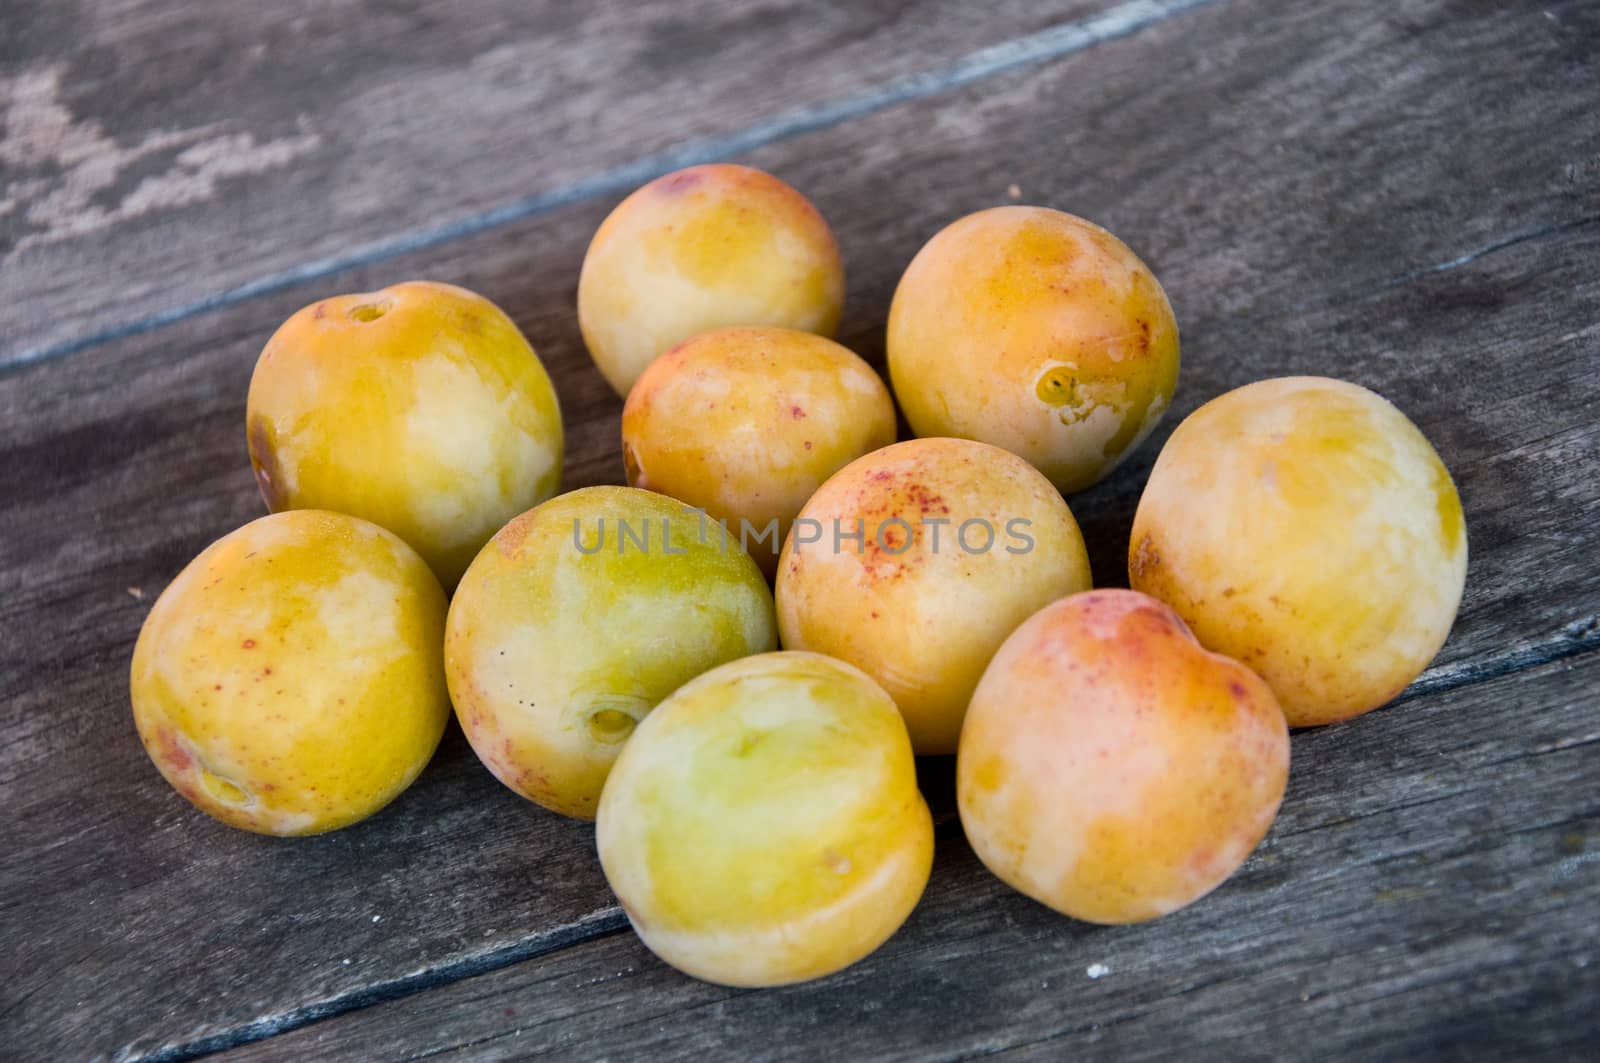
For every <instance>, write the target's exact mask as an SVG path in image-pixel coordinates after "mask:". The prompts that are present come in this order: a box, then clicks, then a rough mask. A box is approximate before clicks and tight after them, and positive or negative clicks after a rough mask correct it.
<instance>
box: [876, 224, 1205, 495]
mask: <svg viewBox="0 0 1600 1063" xmlns="http://www.w3.org/2000/svg"><path fill="white" fill-rule="evenodd" d="M888 352H889V377H890V380H891V381H892V383H893V385H894V393H895V397H896V398H898V399H899V400H900V407H901V409H902V410H904V411H905V415H906V420H907V421H908V422H910V424H911V428H912V430H913V431H914V432H916V433H917V435H919V436H960V437H962V438H964V439H979V440H982V441H984V442H986V443H993V444H995V445H996V446H1001V447H1004V448H1006V449H1007V450H1009V451H1012V452H1013V453H1015V454H1020V455H1021V456H1022V457H1024V458H1027V459H1028V460H1029V461H1030V462H1032V463H1033V464H1034V465H1035V466H1036V467H1038V468H1039V470H1040V471H1042V472H1043V473H1044V474H1045V475H1046V476H1048V477H1049V478H1050V480H1051V482H1053V483H1054V484H1055V485H1056V486H1057V487H1058V488H1060V489H1061V490H1062V491H1065V492H1067V493H1068V494H1071V493H1072V492H1075V491H1081V490H1082V489H1084V488H1086V487H1088V486H1089V485H1090V484H1092V483H1094V482H1095V481H1096V480H1099V479H1100V478H1101V477H1103V476H1105V475H1106V474H1107V473H1108V472H1110V471H1111V470H1112V469H1113V468H1115V467H1116V465H1117V463H1118V462H1120V461H1121V460H1122V459H1123V458H1125V457H1127V455H1128V454H1129V453H1130V452H1131V451H1132V450H1133V448H1134V447H1135V446H1137V445H1138V444H1139V442H1140V441H1141V440H1143V439H1144V438H1145V437H1146V436H1148V435H1149V434H1150V432H1151V430H1152V429H1154V428H1155V426H1156V422H1157V421H1159V420H1160V419H1161V415H1162V414H1163V413H1164V412H1165V411H1166V409H1167V406H1168V404H1169V403H1171V401H1172V392H1173V389H1174V388H1175V387H1176V386H1177V381H1178V326H1177V323H1176V322H1175V321H1174V320H1173V317H1172V307H1171V306H1170V305H1169V304H1168V302H1167V297H1166V293H1165V292H1163V291H1162V289H1161V285H1160V283H1159V282H1158V281H1157V280H1156V278H1155V275H1154V274H1152V273H1151V272H1150V270H1149V269H1148V268H1147V267H1146V266H1145V264H1144V263H1143V262H1141V261H1139V259H1138V257H1137V256H1135V255H1134V253H1133V252H1132V251H1130V250H1129V249H1128V247H1127V245H1125V244H1124V243H1123V242H1122V241H1121V240H1118V239H1117V238H1116V237H1115V236H1113V235H1111V234H1110V233H1108V232H1106V231H1105V230H1104V229H1102V228H1100V227H1099V226H1098V225H1095V224H1093V223H1091V222H1087V221H1084V220H1083V219H1082V218H1077V217H1074V216H1073V215H1071V214H1064V213H1062V212H1061V211H1056V210H1049V209H1047V208H1044V207H1021V206H1014V207H995V208H993V209H990V210H982V211H978V212H977V213H976V214H969V215H967V216H966V217H964V218H962V219H960V220H959V221H956V222H954V223H953V224H951V225H950V226H948V227H947V228H945V229H944V230H942V231H941V232H939V233H938V234H937V235H936V236H934V237H933V239H931V240H929V241H928V243H927V244H926V245H925V246H924V247H923V248H922V250H921V251H919V252H918V253H917V256H916V257H915V258H914V259H912V261H911V265H910V266H909V267H907V269H906V272H905V275H904V276H903V277H902V278H901V279H900V285H899V287H898V288H897V289H896V290H895V293H894V302H893V304H892V306H891V307H890V310H889V331H888Z"/></svg>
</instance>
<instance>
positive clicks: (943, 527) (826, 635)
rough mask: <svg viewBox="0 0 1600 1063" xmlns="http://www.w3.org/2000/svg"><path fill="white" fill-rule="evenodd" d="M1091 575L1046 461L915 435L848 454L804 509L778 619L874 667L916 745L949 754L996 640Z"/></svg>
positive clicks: (784, 572)
mask: <svg viewBox="0 0 1600 1063" xmlns="http://www.w3.org/2000/svg"><path fill="white" fill-rule="evenodd" d="M1089 586H1090V579H1089V559H1088V555H1087V554H1086V553H1085V551H1084V545H1083V537H1082V535H1081V534H1080V533H1079V531H1078V525H1077V522H1076V521H1075V520H1074V519H1073V517H1072V511H1071V509H1069V508H1068V506H1067V504H1066V502H1064V501H1063V500H1062V498H1061V495H1060V494H1059V493H1058V492H1057V491H1056V489H1055V488H1054V487H1052V486H1051V485H1050V481H1048V480H1046V479H1045V478H1044V476H1042V475H1041V474H1040V473H1039V472H1038V470H1036V469H1034V468H1033V467H1032V466H1031V465H1029V464H1028V463H1027V462H1025V461H1023V460H1022V459H1021V458H1019V457H1017V456H1016V455H1014V454H1011V453H1009V452H1007V451H1004V450H1001V449H1000V448H998V447H992V446H989V445H988V444H986V443H976V442H973V441H971V440H965V439H913V440H909V441H907V442H904V443H897V444H895V445H894V446H891V447H885V448H884V449H883V450H879V451H876V452H874V453H872V454H868V455H866V456H865V457H863V458H859V459H857V460H856V461H854V462H851V463H850V464H849V465H846V466H845V467H844V468H843V469H841V470H839V472H837V473H835V474H834V475H833V476H832V477H831V478H830V479H829V480H828V481H827V483H825V484H823V485H822V487H821V488H819V489H818V491H817V493H816V494H815V495H814V496H812V498H811V500H810V501H809V502H807V503H806V505H805V508H804V509H802V510H801V512H800V516H799V517H798V518H797V519H796V520H795V524H794V528H793V529H792V530H791V531H790V533H789V537H788V539H787V541H786V542H785V543H784V548H783V554H782V556H781V557H780V559H779V562H778V580H777V601H778V630H779V632H780V634H781V636H782V639H783V644H784V646H785V647H787V648H789V649H804V650H814V651H816V652H819V653H826V654H828V655H830V656H833V657H838V658H840V659H841V660H845V661H848V662H850V663H851V664H853V665H855V666H856V667H858V668H860V669H861V670H862V671H864V672H866V673H867V674H868V675H870V676H872V678H874V679H876V680H877V681H878V682H879V683H880V684H882V685H883V688H884V689H885V690H887V691H888V692H889V694H890V696H891V697H893V698H894V700H895V703H896V704H897V705H898V706H899V707H900V711H901V713H903V714H904V716H905V718H906V725H907V728H908V729H909V730H910V732H911V741H912V744H913V745H914V746H915V747H916V750H917V752H918V753H922V754H941V753H945V754H947V753H954V752H955V750H956V740H957V737H958V736H959V734H960V732H961V718H962V715H963V714H964V713H965V712H966V708H967V701H968V699H969V698H971V696H972V691H973V688H974V687H976V686H977V683H978V678H979V676H981V675H982V674H983V669H984V666H985V665H987V664H988V663H989V658H990V656H991V655H992V654H993V653H994V651H995V649H996V648H998V647H999V645H1000V643H1001V641H1002V640H1004V639H1005V637H1006V636H1007V635H1009V634H1010V633H1011V631H1012V629H1013V628H1015V627H1016V626H1017V624H1019V623H1021V622H1022V621H1023V620H1024V619H1026V618H1027V617H1028V616H1029V615H1030V614H1032V613H1033V612H1034V611H1035V610H1037V609H1039V608H1040V607H1041V606H1043V605H1045V604H1046V603H1048V602H1050V601H1053V600H1054V599H1056V598H1059V597H1061V596H1062V595H1064V594H1071V593H1073V592H1074V591H1081V590H1086V589H1088V587H1089Z"/></svg>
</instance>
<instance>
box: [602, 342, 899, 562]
mask: <svg viewBox="0 0 1600 1063" xmlns="http://www.w3.org/2000/svg"><path fill="white" fill-rule="evenodd" d="M894 432H895V425H894V400H893V399H891V398H890V397H889V389H888V388H887V387H885V386H884V384H883V381H882V380H881V379H879V377H878V374H877V373H875V372H873V371H872V367H871V366H869V365H867V363H866V362H863V361H862V360H861V359H860V358H858V357H856V356H855V355H854V354H852V353H851V352H850V351H848V350H846V349H845V348H844V347H841V346H839V345H838V344H837V343H834V342H833V341H832V340H828V339H824V338H822V337H821V336H814V335H812V334H811V333H809V332H799V331H796V330H794V329H782V328H727V329H718V330H717V331H715V332H707V333H703V334H701V335H699V336H696V337H694V338H693V339H690V340H686V341H685V342H683V343H680V344H679V345H678V346H677V347H674V348H673V349H672V350H670V351H668V352H667V353H666V354H664V355H662V356H661V357H660V358H658V359H656V360H655V361H654V362H653V363H651V365H650V368H648V369H646V370H645V372H644V375H643V376H641V377H640V378H639V381H638V383H637V384H635V385H634V387H633V390H632V391H631V392H629V393H628V403H627V406H626V407H624V409H623V411H622V451H623V457H624V459H625V465H626V467H627V474H628V482H629V483H630V484H632V485H633V486H635V487H643V488H646V489H648V490H651V491H660V492H661V493H663V494H668V495H671V496H673V497H674V498H678V499H681V500H683V501H685V502H688V503H689V504H690V505H692V506H696V507H699V508H700V509H703V510H705V511H706V512H707V513H708V514H710V515H711V516H712V517H713V518H715V519H718V520H724V521H727V522H728V527H729V534H730V535H733V536H735V537H738V536H740V535H741V534H742V533H745V532H748V533H749V534H748V535H745V536H744V537H743V538H742V539H741V540H740V541H741V543H742V545H744V546H745V547H746V548H748V549H749V551H750V555H751V556H752V557H754V558H755V560H756V563H757V564H759V565H760V566H761V569H762V571H763V572H765V573H766V574H767V576H768V577H769V578H770V577H771V576H772V575H773V573H774V572H776V570H777V567H778V551H779V549H780V548H781V547H782V545H783V540H784V537H785V536H786V535H787V534H788V531H789V525H790V523H791V522H792V521H793V520H794V518H795V516H796V515H797V514H798V513H799V512H800V507H801V506H803V505H805V503H806V500H807V499H808V498H810V497H811V496H812V494H813V493H814V492H815V491H816V489H817V488H818V487H820V486H821V485H822V482H823V481H824V480H826V479H827V478H828V477H829V476H832V475H833V474H834V473H835V472H838V471H839V470H840V469H841V468H843V467H844V466H845V465H847V464H849V463H850V462H851V461H854V460H855V459H856V458H859V457H860V456H861V455H863V454H866V453H868V452H870V451H873V450H877V449H878V448H879V447H885V446H888V445H889V444H890V443H893V442H894ZM741 522H743V524H741Z"/></svg>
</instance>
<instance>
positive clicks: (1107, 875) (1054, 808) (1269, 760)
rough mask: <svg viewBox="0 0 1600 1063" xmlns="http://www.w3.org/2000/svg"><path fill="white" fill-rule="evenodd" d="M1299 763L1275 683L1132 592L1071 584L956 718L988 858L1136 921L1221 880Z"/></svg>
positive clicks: (961, 769) (1070, 908)
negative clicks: (962, 721)
mask: <svg viewBox="0 0 1600 1063" xmlns="http://www.w3.org/2000/svg"><path fill="white" fill-rule="evenodd" d="M1288 773H1289V729H1288V726H1287V724H1286V723H1285V722H1284V718H1283V712H1282V710H1281V709H1279V707H1278V703H1277V701H1276V700H1275V699H1274V698H1273V696H1272V691H1271V689H1270V688H1269V687H1268V686H1267V684H1266V683H1265V682H1263V681H1262V680H1261V678H1260V677H1259V676H1257V675H1256V674H1255V673H1254V672H1252V671H1250V669H1248V668H1246V667H1245V666H1244V665H1242V664H1240V663H1239V662H1238V661H1235V660H1232V659H1231V658H1228V657H1223V656H1221V655H1220V654H1215V653H1211V652H1210V651H1208V650H1206V649H1205V648H1204V647H1202V646H1201V645H1200V643H1199V642H1198V641H1196V640H1195V637H1194V636H1193V635H1192V634H1191V633H1190V632H1189V630H1188V628H1186V627H1185V626H1184V625H1183V621H1182V620H1180V619H1179V618H1178V615H1177V614H1176V613H1174V612H1173V611H1172V610H1171V609H1169V608H1167V607H1166V606H1165V605H1162V604H1161V603H1160V602H1158V601H1156V600H1155V599H1153V598H1150V597H1148V596H1146V595H1143V594H1139V593H1137V592H1136V591H1124V590H1099V591H1091V592H1088V593H1086V594H1076V595H1073V596H1071V597H1069V598H1063V599H1061V600H1060V601H1057V602H1054V603H1052V604H1050V605H1048V606H1046V607H1045V608H1044V609H1042V610H1040V611H1039V612H1038V613H1036V614H1035V615H1034V616H1032V617H1030V618H1029V619H1028V620H1027V621H1026V622H1025V623H1024V624H1022V626H1021V627H1019V628H1018V629H1017V630H1016V631H1015V632H1014V633H1013V634H1012V635H1011V637H1010V638H1008V639H1006V641H1005V644H1004V645H1003V646H1001V647H1000V650H999V652H998V653H996V654H995V656H994V660H993V661H992V662H990V664H989V667H988V670H987V671H985V672H984V675H983V681H982V682H980V683H979V684H978V690H977V693H976V694H974V695H973V698H972V705H971V707H970V708H969V709H968V711H967V719H966V725H965V727H964V728H963V730H962V732H961V748H960V751H959V753H958V756H957V759H956V798H957V803H958V805H959V808H960V813H961V823H962V826H963V827H964V828H965V830H966V833H967V839H968V840H969V841H970V842H971V843H972V848H973V851H974V852H976V853H977V854H978V857H979V859H981V860H982V861H983V862H984V864H985V865H987V866H988V868H989V870H991V871H993V872H994V873H995V874H996V875H998V876H999V877H1000V878H1001V879H1002V880H1003V881H1005V882H1006V883H1007V884H1009V885H1011V886H1012V887H1014V888H1016V889H1018V890H1020V891H1022V892H1023V893H1026V894H1027V895H1028V896H1030V897H1032V898H1034V899H1035V900H1038V901H1041V902H1042V903H1044V904H1047V905H1049V906H1050V907H1052V908H1054V909H1056V910H1057V911H1060V912H1063V913H1065V914H1067V915H1070V916H1072V917H1074V918H1076V919H1084V920H1088V921H1090V922H1095V923H1132V922H1138V921H1141V920H1145V919H1152V918H1155V917H1157V916H1161V915H1165V914H1167V913H1169V912H1172V911H1175V910H1177V909H1178V908H1181V907H1183V906H1184V905H1186V904H1190V903H1192V902H1193V901H1195V900H1197V899H1198V898H1200V897H1202V896H1204V895H1205V894H1207V893H1209V892H1210V891H1211V890H1213V889H1215V888H1216V887H1217V886H1218V885H1220V884H1221V883H1222V882H1223V881H1224V880H1225V879H1226V878H1227V877H1228V876H1229V875H1231V874H1232V873H1233V872H1234V870H1235V869H1237V868H1238V866H1239V865H1240V864H1241V863H1243V862H1244V860H1245V858H1246V857H1247V856H1249V855H1250V853H1251V851H1252V850H1254V849H1255V847H1256V845H1257V844H1259V843H1260V841H1261V839H1262V838H1263V837H1264V836H1265V835H1266V832H1267V829H1268V828H1269V827H1270V826H1271V824H1272V820H1273V818H1274V817H1275V816H1276V815H1277V810H1278V805H1279V803H1280V802H1281V801H1282V799H1283V791H1284V786H1285V785H1286V783H1287V780H1288Z"/></svg>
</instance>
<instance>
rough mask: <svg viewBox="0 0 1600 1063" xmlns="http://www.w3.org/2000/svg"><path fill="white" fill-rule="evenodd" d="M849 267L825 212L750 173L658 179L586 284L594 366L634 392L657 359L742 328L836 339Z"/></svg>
mask: <svg viewBox="0 0 1600 1063" xmlns="http://www.w3.org/2000/svg"><path fill="white" fill-rule="evenodd" d="M843 308H844V262H843V259H842V258H841V257H840V254H839V245H838V243H837V242H836V241H835V240H834V237H833V231H832V230H831V229H829V228H828V223H827V222H826V221H825V220H823V217H822V215H821V214H820V213H818V211H817V209H816V207H814V206H812V205H811V202H810V201H809V200H807V199H806V197H805V196H803V195H801V194H800V193H799V192H797V191H796V190H795V189H793V188H791V187H790V186H789V185H787V184H785V183H784V182H783V181H781V180H779V179H778V178H776V177H774V176H772V175H771V174H768V173H763V172H762V171H760V170H755V169H751V168H750V167H748V166H736V165H732V164H729V163H712V164H707V165H702V166H691V167H689V168H687V169H684V170H679V171H677V172H676V173H670V174H667V175H665V176H663V177H658V178H656V179H655V180H654V181H651V182H650V183H649V184H647V185H645V186H643V187H642V188H640V189H638V190H637V191H635V192H634V193H633V194H632V195H630V196H628V198H626V199H624V200H623V201H622V202H621V203H620V204H618V206H617V208H616V209H615V210H613V211H612V212H611V214H610V215H609V216H607V217H606V219H605V221H604V222H602V223H601V225H600V228H599V229H598V230H597V231H596V232H595V234H594V239H593V240H592V241H591V242H590V244H589V248H588V251H587V252H586V253H585V255H584V258H583V267H582V269H581V270H580V272H579V276H578V325H579V328H580V329H581V331H582V332H583V340H584V343H585V345H586V346H587V347H588V349H589V354H590V355H591V356H592V357H593V358H594V362H595V365H596V367H598V368H599V370H600V372H601V374H602V375H603V376H604V377H605V378H606V380H607V382H609V383H610V384H611V386H612V388H614V389H615V390H616V392H617V394H618V395H622V396H626V395H627V394H628V391H629V389H630V388H632V386H633V383H634V381H635V380H637V379H638V378H639V374H640V373H642V372H644V369H645V367H646V366H647V365H649V364H650V362H651V361H653V360H654V359H655V358H656V357H657V356H658V355H660V354H662V353H663V352H665V351H667V350H670V349H671V348H672V347H674V346H676V345H677V344H679V343H682V342H683V341H684V340H686V339H688V338H689V337H691V336H694V335H696V334H698V333H701V332H709V331H711V330H713V329H718V328H724V327H727V326H732V325H773V326H780V327H784V328H793V329H799V330H800V331H802V332H815V333H817V334H818V335H822V336H832V335H833V332H834V330H835V329H836V328H838V326H839V316H840V314H841V313H842V311H843Z"/></svg>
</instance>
